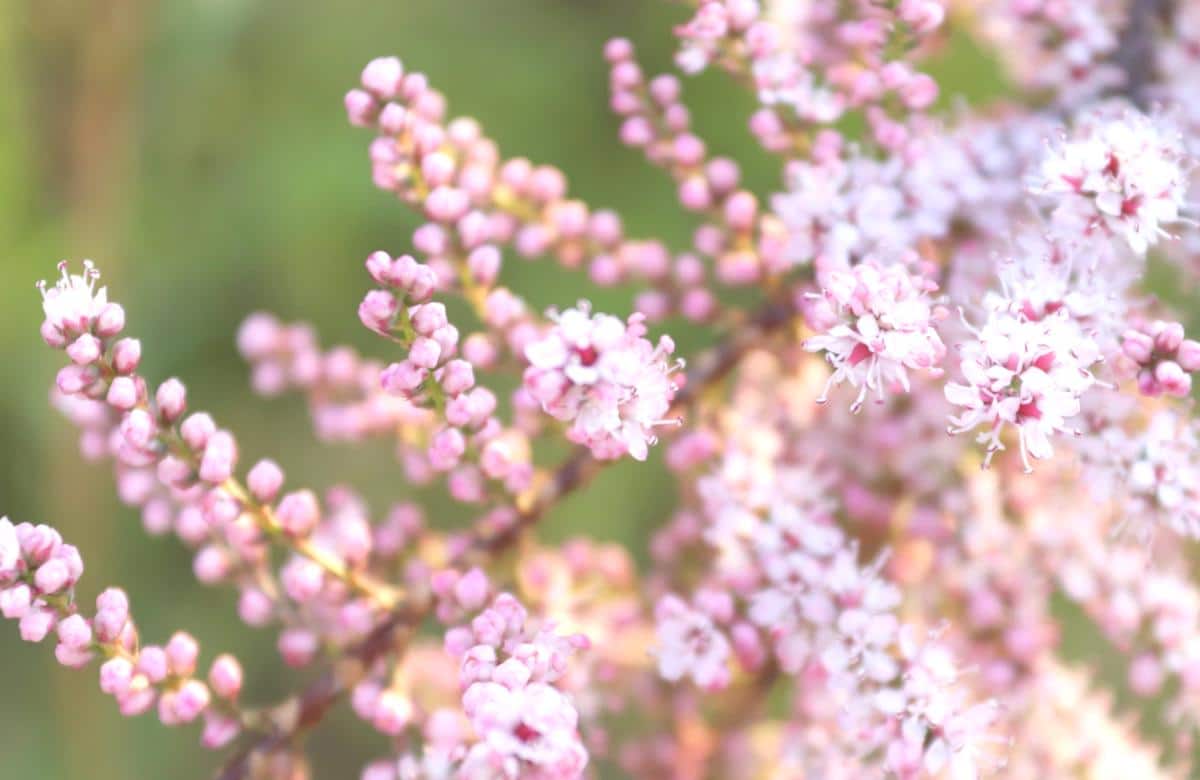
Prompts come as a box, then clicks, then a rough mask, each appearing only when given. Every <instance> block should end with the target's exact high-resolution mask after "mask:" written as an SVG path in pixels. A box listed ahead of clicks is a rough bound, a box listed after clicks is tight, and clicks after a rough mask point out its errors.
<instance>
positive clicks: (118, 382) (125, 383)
mask: <svg viewBox="0 0 1200 780" xmlns="http://www.w3.org/2000/svg"><path fill="white" fill-rule="evenodd" d="M105 400H106V401H107V402H108V405H109V406H111V407H113V408H114V409H119V410H120V411H122V412H127V411H129V410H130V409H132V408H133V407H135V406H137V402H138V387H137V383H136V382H134V380H133V379H132V378H131V377H127V376H119V377H116V378H114V379H113V381H112V384H111V385H109V386H108V395H107V396H106V397H105Z"/></svg>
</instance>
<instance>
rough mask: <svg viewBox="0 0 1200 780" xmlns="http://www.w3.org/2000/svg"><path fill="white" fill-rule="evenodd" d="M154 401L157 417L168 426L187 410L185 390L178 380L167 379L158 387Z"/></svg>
mask: <svg viewBox="0 0 1200 780" xmlns="http://www.w3.org/2000/svg"><path fill="white" fill-rule="evenodd" d="M154 401H155V404H156V405H157V406H158V415H159V417H160V418H161V419H162V421H163V422H164V423H166V424H168V425H170V424H172V423H174V422H175V421H176V420H178V419H179V418H180V417H182V416H183V413H184V411H186V409H187V388H185V387H184V386H183V382H180V381H179V380H178V379H174V378H171V379H168V380H167V381H165V382H163V383H162V384H161V385H159V386H158V392H157V393H155V394H154Z"/></svg>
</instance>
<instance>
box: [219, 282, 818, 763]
mask: <svg viewBox="0 0 1200 780" xmlns="http://www.w3.org/2000/svg"><path fill="white" fill-rule="evenodd" d="M793 313H794V310H793V308H792V307H791V306H790V305H788V304H786V303H778V302H776V303H769V304H767V305H766V306H764V307H763V308H762V309H760V310H759V311H758V312H757V313H756V314H755V315H754V316H753V317H752V318H751V319H750V320H749V321H747V322H746V323H744V324H743V325H741V326H740V327H738V328H736V329H735V330H734V331H733V332H732V333H731V334H730V335H729V336H728V337H727V338H726V339H725V340H723V341H722V342H720V343H719V344H717V345H716V346H714V347H713V348H711V349H710V350H708V351H706V352H704V353H702V354H701V355H700V356H699V357H698V358H696V359H695V360H694V361H693V362H692V365H691V366H690V367H689V369H688V371H687V374H686V380H685V381H684V383H683V386H682V387H681V388H680V389H679V392H677V393H676V395H675V401H674V404H673V409H675V410H676V411H677V412H682V411H683V410H685V409H687V408H689V407H691V406H692V405H693V404H695V403H696V401H697V400H698V399H699V397H700V395H701V393H702V392H703V391H704V390H705V389H706V388H709V387H712V386H713V385H715V384H716V383H717V382H720V381H721V380H722V379H724V378H725V377H726V376H727V375H728V374H729V372H731V371H732V370H733V369H734V368H735V367H736V366H737V365H738V363H739V362H740V361H741V359H742V357H744V356H745V355H746V353H747V352H749V351H750V350H752V349H754V348H755V347H757V346H760V345H761V344H763V343H764V342H765V341H767V340H768V339H769V338H770V337H771V335H772V334H774V333H775V332H777V331H779V330H780V329H782V328H783V327H784V326H785V325H787V323H789V322H790V321H791V319H792V316H793ZM605 463H606V461H600V460H597V459H596V458H594V457H592V454H591V453H590V452H589V451H588V450H587V449H586V448H584V447H579V448H576V449H575V450H574V451H572V453H571V454H570V455H569V456H568V457H567V458H566V460H564V461H563V462H562V463H561V464H560V465H559V466H558V468H557V469H555V470H554V472H553V474H552V475H551V477H550V478H549V479H547V480H546V481H545V482H544V483H543V484H542V486H541V488H540V489H539V490H538V492H537V493H535V494H534V495H533V496H532V497H531V498H529V499H527V500H526V501H524V502H522V504H521V506H519V507H518V518H517V521H516V522H515V523H513V524H512V525H510V526H508V527H506V528H505V529H504V530H502V531H500V532H498V533H495V534H493V535H490V536H482V535H481V536H478V537H477V538H476V539H475V542H474V544H472V545H471V546H470V547H469V548H468V549H467V551H466V553H465V555H464V557H469V556H476V555H490V554H495V553H496V552H499V551H500V550H502V549H504V548H506V547H508V546H509V545H511V544H513V543H514V542H516V540H517V539H519V538H520V536H521V534H522V533H523V532H524V531H525V530H526V529H528V528H532V527H533V526H534V525H536V524H537V522H538V521H539V520H540V519H541V518H542V517H544V516H545V514H546V513H547V512H548V511H549V510H550V509H551V507H553V506H554V505H555V504H557V503H558V502H559V501H561V500H562V499H563V498H564V497H566V496H567V495H569V494H571V493H573V492H574V491H576V490H578V489H580V488H582V487H583V486H584V485H586V484H587V483H588V482H590V481H591V479H592V478H593V477H594V476H595V475H596V474H597V473H599V472H600V471H601V470H602V469H603V468H604V465H605ZM432 606H433V605H432V599H431V598H430V597H429V596H428V594H425V595H420V596H417V595H412V596H409V597H408V598H407V599H406V600H405V601H404V602H403V603H402V604H401V606H400V607H399V608H397V609H396V610H395V611H393V612H392V613H391V615H390V616H389V617H388V619H387V620H386V621H384V622H383V623H381V624H380V625H379V626H378V627H377V628H376V629H375V630H374V631H373V632H372V633H371V635H370V636H369V637H367V639H366V640H364V641H363V642H362V643H361V644H360V645H358V646H356V647H354V648H353V649H351V650H350V651H349V652H347V653H346V654H345V656H343V657H342V658H341V659H339V660H338V661H337V662H336V663H334V664H331V665H330V667H329V668H328V669H326V670H325V672H324V673H323V674H322V675H321V676H320V677H318V678H317V679H316V680H314V681H313V682H312V683H310V684H309V685H308V686H307V687H306V688H305V689H304V690H303V691H301V692H300V693H299V694H298V695H297V696H295V697H293V698H291V699H289V700H287V701H286V702H285V703H284V704H283V705H280V706H279V707H276V708H274V709H273V710H272V713H278V714H280V715H281V716H280V717H275V718H270V717H269V718H268V720H269V721H271V726H272V727H271V728H268V729H266V730H264V731H263V732H262V733H261V734H260V735H259V736H258V737H257V738H255V739H253V740H252V741H251V742H249V743H248V744H247V745H245V747H243V748H242V750H240V751H239V752H238V753H237V754H236V755H235V756H234V757H233V758H232V759H231V760H230V761H229V762H228V763H227V764H226V765H225V766H224V767H223V768H222V769H221V771H220V772H219V773H218V774H217V779H218V780H247V779H248V778H249V777H251V774H250V772H251V769H252V767H253V763H254V760H255V757H256V756H260V755H269V754H271V753H273V752H275V751H277V750H280V749H282V748H285V747H287V746H288V745H290V744H291V743H292V742H294V741H295V740H296V738H297V737H298V736H300V735H301V734H303V733H304V732H306V731H308V730H310V729H312V728H313V727H315V726H316V725H317V724H318V723H319V722H320V721H321V720H322V719H323V718H324V716H325V714H326V713H327V712H328V711H329V709H330V708H331V707H332V706H333V705H334V703H335V702H336V701H337V700H338V698H340V697H341V696H342V694H343V693H345V692H346V691H347V690H348V689H349V688H350V687H352V686H353V685H354V684H356V683H357V681H358V680H359V679H361V678H362V676H363V675H365V674H366V672H367V671H368V670H369V669H370V668H371V666H373V665H374V664H375V663H376V662H377V661H379V660H380V659H381V658H383V657H384V656H385V655H387V654H388V653H389V652H391V651H392V650H393V649H395V648H396V647H397V646H398V645H399V644H400V640H399V638H398V637H399V636H400V634H401V633H402V631H403V629H409V630H411V629H412V628H413V627H414V626H415V625H416V624H418V623H419V622H420V621H421V620H422V619H423V618H424V617H425V616H426V615H427V614H428V613H429V611H430V609H432Z"/></svg>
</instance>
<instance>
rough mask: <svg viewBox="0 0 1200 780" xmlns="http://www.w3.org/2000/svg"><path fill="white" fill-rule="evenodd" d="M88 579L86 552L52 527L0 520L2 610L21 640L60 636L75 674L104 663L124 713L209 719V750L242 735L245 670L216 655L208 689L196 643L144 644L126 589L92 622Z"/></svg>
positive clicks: (105, 685)
mask: <svg viewBox="0 0 1200 780" xmlns="http://www.w3.org/2000/svg"><path fill="white" fill-rule="evenodd" d="M82 574H83V561H82V559H81V558H80V556H79V551H78V550H76V549H75V548H74V547H73V546H71V545H69V544H65V543H64V542H63V540H62V537H61V536H60V535H59V533H58V532H57V531H55V530H54V529H53V528H51V527H49V526H45V525H37V526H35V525H31V524H29V523H21V524H19V525H16V526H14V525H13V524H12V523H11V522H9V519H8V518H7V517H5V518H0V613H3V615H4V617H6V618H8V619H9V620H17V621H19V622H20V628H21V638H22V639H24V640H25V641H27V642H41V641H42V640H43V639H45V638H46V637H47V636H49V635H50V634H51V633H54V634H55V635H56V636H57V638H58V645H57V646H56V647H55V648H54V655H55V657H56V658H57V659H58V661H59V663H61V664H62V665H63V666H68V667H71V668H74V669H80V668H82V667H84V666H87V665H88V664H89V663H91V662H92V661H93V660H96V659H97V658H99V659H102V660H103V663H102V664H101V666H100V689H101V690H102V691H104V692H105V693H107V694H109V695H111V696H112V697H113V698H114V699H116V701H117V705H118V707H119V708H120V710H121V714H122V715H126V716H134V715H140V714H141V713H143V712H146V711H148V710H150V709H152V708H154V707H155V706H156V705H157V709H158V717H159V720H160V721H162V723H163V725H166V726H176V725H180V724H184V723H191V722H193V721H195V720H196V719H198V718H200V717H201V716H203V718H204V721H205V728H204V738H203V741H204V744H205V745H206V746H207V747H210V748H219V747H222V746H224V745H226V744H228V743H229V742H230V741H231V740H232V739H234V738H235V737H236V736H237V735H238V733H239V732H240V731H241V722H240V720H239V714H238V709H237V699H238V695H239V693H240V692H241V687H242V668H241V666H240V665H239V664H238V662H237V659H235V658H234V657H233V656H230V655H222V656H219V657H217V658H216V659H215V660H214V661H213V664H212V668H211V670H210V672H209V678H208V679H209V684H208V685H206V684H205V683H204V682H203V681H202V680H200V679H197V678H196V668H197V666H196V665H197V660H198V658H199V653H200V647H199V645H198V644H197V642H196V640H195V639H194V638H193V637H192V636H191V635H190V634H188V633H186V632H182V631H181V632H178V633H176V634H175V635H173V636H172V637H171V639H170V640H169V641H168V642H167V643H166V644H165V645H162V646H158V645H148V644H142V643H141V640H140V638H139V635H138V630H137V627H136V626H135V625H134V622H133V619H132V618H131V617H130V613H129V599H128V598H127V597H126V595H125V593H124V592H123V591H121V590H120V589H118V588H108V589H107V590H105V591H103V592H102V593H101V594H100V595H99V596H98V597H97V598H96V613H95V616H94V617H91V618H88V617H86V616H85V615H84V614H83V613H82V612H81V611H80V610H79V606H78V605H77V604H76V602H75V584H76V583H77V582H78V581H79V578H80V576H81V575H82ZM210 686H211V687H210ZM214 693H215V694H216V698H214V696H213V694H214Z"/></svg>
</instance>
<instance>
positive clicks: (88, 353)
mask: <svg viewBox="0 0 1200 780" xmlns="http://www.w3.org/2000/svg"><path fill="white" fill-rule="evenodd" d="M103 350H104V345H103V344H101V342H100V339H98V338H96V337H95V336H93V335H92V334H90V333H84V334H83V335H82V336H80V337H79V338H77V339H75V341H73V342H71V345H70V346H69V347H67V357H69V358H71V360H72V362H74V363H75V364H76V365H80V366H86V365H90V364H92V363H95V362H96V361H97V360H99V359H100V355H101V353H102V352H103Z"/></svg>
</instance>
